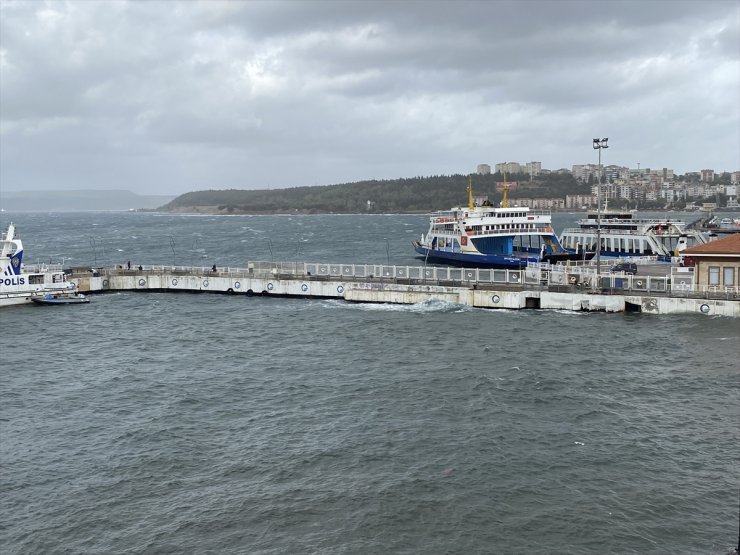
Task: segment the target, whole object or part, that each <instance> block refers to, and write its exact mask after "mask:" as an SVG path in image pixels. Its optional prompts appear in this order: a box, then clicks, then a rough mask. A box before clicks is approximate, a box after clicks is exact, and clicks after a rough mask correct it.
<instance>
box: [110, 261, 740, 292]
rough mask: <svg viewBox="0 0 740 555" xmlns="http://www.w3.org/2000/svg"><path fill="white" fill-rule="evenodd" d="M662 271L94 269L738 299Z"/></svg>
mask: <svg viewBox="0 0 740 555" xmlns="http://www.w3.org/2000/svg"><path fill="white" fill-rule="evenodd" d="M673 270H674V271H673V273H672V274H670V275H665V276H651V275H627V274H622V273H609V272H608V270H607V271H606V273H605V272H604V269H602V271H601V273H597V271H596V268H594V267H593V266H591V267H586V266H575V265H574V266H569V265H563V264H554V265H553V264H546V263H541V264H530V265H529V266H528V267H527V268H526V269H522V270H504V269H488V268H454V267H448V266H394V265H385V264H344V263H334V264H333V263H321V262H272V261H254V262H248V263H247V267H246V268H239V267H222V268H216V270H215V271H214V269H213V267H210V268H208V267H193V266H164V265H147V266H142V267H141V269H139V268H132V269H128V268H125V267H124V266H122V265H120V266H116V267H115V268H109V269H100V270H96V272H99V273H100V274H104V275H109V274H119V275H120V274H124V275H127V274H130V275H138V274H140V273H142V272H143V273H167V274H172V275H173V276H176V275H202V276H209V275H212V276H214V277H216V276H218V277H231V278H249V277H252V278H266V279H301V280H313V281H342V282H380V283H403V284H412V285H419V284H422V285H441V286H467V287H473V288H486V287H492V286H495V287H502V286H503V287H507V288H527V289H533V290H538V289H539V290H550V291H563V292H568V291H583V292H588V291H593V292H598V293H600V294H621V295H624V294H627V295H629V294H634V295H646V294H649V295H659V296H670V297H686V298H709V299H728V300H737V299H739V298H740V287H717V286H698V285H696V284H695V283H694V275H693V272H692V271H690V270H689V269H683V268H682V269H677V268H674V269H673Z"/></svg>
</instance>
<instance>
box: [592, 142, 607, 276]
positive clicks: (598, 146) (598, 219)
mask: <svg viewBox="0 0 740 555" xmlns="http://www.w3.org/2000/svg"><path fill="white" fill-rule="evenodd" d="M608 140H609V138H608V137H607V138H606V139H594V149H596V150H598V151H599V182H598V185H597V186H596V285H597V286H598V287H599V288H600V287H601V149H602V148H609V145H607V144H606V142H607V141H608Z"/></svg>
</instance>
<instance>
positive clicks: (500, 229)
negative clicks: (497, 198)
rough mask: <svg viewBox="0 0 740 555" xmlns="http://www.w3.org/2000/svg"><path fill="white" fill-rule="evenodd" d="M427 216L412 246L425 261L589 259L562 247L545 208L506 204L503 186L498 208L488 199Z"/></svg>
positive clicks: (496, 264)
mask: <svg viewBox="0 0 740 555" xmlns="http://www.w3.org/2000/svg"><path fill="white" fill-rule="evenodd" d="M467 191H468V206H467V207H455V208H451V209H450V210H448V211H443V212H436V213H434V214H432V215H431V217H430V221H429V230H428V231H427V233H426V235H422V236H421V239H420V240H419V241H414V242H413V245H414V250H415V251H416V252H417V253H418V254H419V255H420V257H421V258H424V259H425V260H429V261H433V262H438V263H443V264H452V265H456V266H474V267H482V268H524V267H526V266H527V264H529V263H535V262H550V263H555V262H562V261H566V260H589V259H590V258H591V257H592V256H593V253H586V252H577V251H576V250H568V249H565V248H563V246H562V245H561V244H560V241H559V240H558V237H557V235H555V233H554V231H553V228H552V216H551V215H550V213H549V212H545V211H538V210H531V209H530V208H528V207H522V206H514V207H510V206H509V205H508V201H507V196H506V193H507V191H506V188H504V196H503V201H502V203H501V206H500V207H495V206H493V205H492V204H490V203H489V202H488V201H487V199H486V200H482V201H480V202H474V199H473V188H472V185H471V184H470V183H468V188H467Z"/></svg>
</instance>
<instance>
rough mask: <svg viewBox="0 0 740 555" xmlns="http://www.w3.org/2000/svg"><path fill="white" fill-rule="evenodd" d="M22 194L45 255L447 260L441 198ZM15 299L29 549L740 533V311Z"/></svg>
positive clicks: (652, 540)
mask: <svg viewBox="0 0 740 555" xmlns="http://www.w3.org/2000/svg"><path fill="white" fill-rule="evenodd" d="M568 217H571V218H573V217H575V216H572V215H571V216H567V215H562V216H560V218H561V221H562V222H563V223H561V224H560V225H561V226H562V225H565V223H564V222H565V219H566V218H568ZM11 218H12V220H13V222H14V223H15V224H16V226H17V229H18V233H19V234H21V235H22V237H23V239H24V246H25V248H26V251H27V252H26V262H27V263H30V262H35V261H37V260H38V261H41V262H48V261H49V260H51V261H52V262H59V261H61V258H62V257H65V258H66V260H65V266H90V267H99V266H107V265H111V264H121V263H124V264H125V263H126V262H127V261H129V260H130V261H131V262H132V264H137V265H138V264H173V263H175V264H178V265H191V264H192V265H199V266H204V267H210V266H211V265H212V264H217V265H218V266H238V267H245V266H246V263H247V260H271V259H272V260H281V261H293V260H298V261H316V262H346V263H391V264H422V263H423V261H419V260H418V259H415V258H414V253H413V251H412V249H411V241H412V240H413V239H416V238H417V237H418V236H419V235H420V234H421V233H422V232H426V218H425V217H424V216H417V215H398V216H369V215H367V216H340V215H332V216H251V217H250V216H233V217H213V216H176V215H160V214H142V213H80V214H60V213H58V214H34V213H27V214H8V213H4V214H3V221H2V222H0V223H2V226H3V228H4V229H5V227H6V226H7V223H8V221H10V219H11ZM557 225H558V224H557V222H556V227H557ZM0 319H1V320H2V330H3V349H2V357H3V370H2V379H0V467H1V469H2V470H1V472H0V546H2V552H3V553H96V554H97V553H219V554H220V553H256V554H278V553H280V554H282V553H291V554H292V553H329V554H334V553H383V554H384V553H425V554H426V553H465V554H469V553H504V554H508V553H512V554H513V553H526V554H528V555H529V554H539V553H542V554H550V553H562V554H566V553H570V554H593V553H614V554H630V553H634V554H656V555H658V554H667V553H671V554H674V553H686V554H693V553H701V554H724V553H727V552H728V551H729V550H730V549H731V548H732V547H733V546H734V545H736V542H737V531H738V505H737V499H738V498H737V495H738V486H739V485H740V479H739V477H738V472H737V469H738V460H739V455H740V448H739V447H738V445H740V441H738V440H739V439H740V437H739V436H740V415H739V412H738V411H739V410H740V409H739V408H738V407H739V406H740V405H739V404H738V393H739V392H740V377H739V373H738V365H737V359H738V354H740V353H739V352H738V344H740V341H739V339H740V326H739V324H738V322H737V321H735V320H734V319H730V318H722V317H706V316H702V315H691V316H656V315H647V314H599V313H571V312H553V311H539V310H528V311H508V310H481V309H472V308H469V307H463V306H458V305H454V304H449V303H440V302H430V303H423V304H420V305H413V306H396V305H356V304H349V303H344V302H341V301H335V300H331V301H330V300H302V299H281V298H271V297H246V296H240V295H233V296H227V295H216V294H167V293H137V292H126V293H115V294H103V295H94V296H93V298H92V302H91V303H90V304H88V305H76V306H66V307H40V306H20V307H9V308H5V309H2V312H0Z"/></svg>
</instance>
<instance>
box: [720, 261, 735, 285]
mask: <svg viewBox="0 0 740 555" xmlns="http://www.w3.org/2000/svg"><path fill="white" fill-rule="evenodd" d="M722 271H723V273H724V276H723V281H724V282H725V287H734V286H735V268H733V267H732V266H730V267H729V268H723V269H722Z"/></svg>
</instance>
